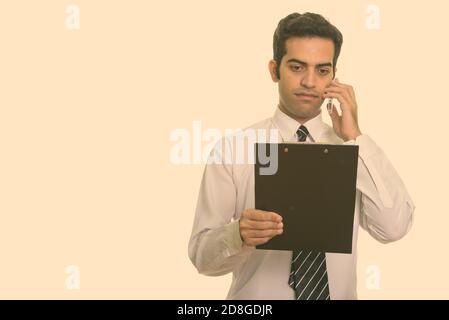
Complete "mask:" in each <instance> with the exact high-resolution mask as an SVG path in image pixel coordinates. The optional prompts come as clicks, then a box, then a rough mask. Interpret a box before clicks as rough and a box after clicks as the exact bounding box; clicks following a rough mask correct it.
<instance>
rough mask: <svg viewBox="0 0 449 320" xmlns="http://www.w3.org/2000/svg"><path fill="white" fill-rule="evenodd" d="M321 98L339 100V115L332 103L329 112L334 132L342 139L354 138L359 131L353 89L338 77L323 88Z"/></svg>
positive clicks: (359, 133)
mask: <svg viewBox="0 0 449 320" xmlns="http://www.w3.org/2000/svg"><path fill="white" fill-rule="evenodd" d="M324 91H325V92H324V95H323V98H335V99H337V100H338V102H340V108H341V115H339V114H338V111H337V108H336V107H335V105H334V104H332V112H331V113H330V116H331V119H332V125H333V127H334V130H335V133H336V134H337V135H338V136H339V137H340V138H341V139H343V140H344V141H349V140H355V139H356V138H357V137H358V136H359V135H361V134H362V133H361V131H360V128H359V124H358V120H357V102H356V99H355V93H354V89H353V88H352V87H351V86H350V85H347V84H344V83H340V82H339V81H338V79H335V80H332V82H331V83H330V84H329V85H328V86H327V87H326V89H325V90H324Z"/></svg>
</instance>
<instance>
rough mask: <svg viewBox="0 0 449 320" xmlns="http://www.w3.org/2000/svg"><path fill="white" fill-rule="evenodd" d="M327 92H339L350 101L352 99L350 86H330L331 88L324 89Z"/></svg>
mask: <svg viewBox="0 0 449 320" xmlns="http://www.w3.org/2000/svg"><path fill="white" fill-rule="evenodd" d="M324 92H325V93H339V94H341V95H342V96H344V97H345V98H346V100H348V101H352V96H351V93H350V91H349V89H348V88H344V87H337V86H330V87H329V88H326V90H325V91H324Z"/></svg>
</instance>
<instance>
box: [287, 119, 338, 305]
mask: <svg viewBox="0 0 449 320" xmlns="http://www.w3.org/2000/svg"><path fill="white" fill-rule="evenodd" d="M296 134H297V135H298V141H306V139H307V137H308V136H309V131H308V130H307V128H306V127H305V126H303V125H301V126H300V127H299V129H298V131H296ZM288 284H289V286H290V287H291V288H292V289H293V290H294V291H295V298H296V300H330V294H329V281H328V278H327V269H326V254H325V253H324V252H318V251H311V250H294V251H293V254H292V263H291V269H290V277H289V280H288Z"/></svg>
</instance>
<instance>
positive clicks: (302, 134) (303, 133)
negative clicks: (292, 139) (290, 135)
mask: <svg viewBox="0 0 449 320" xmlns="http://www.w3.org/2000/svg"><path fill="white" fill-rule="evenodd" d="M296 134H297V135H298V141H301V142H302V141H306V139H307V136H308V135H309V130H307V128H306V127H305V126H303V125H301V126H300V127H299V129H298V131H296Z"/></svg>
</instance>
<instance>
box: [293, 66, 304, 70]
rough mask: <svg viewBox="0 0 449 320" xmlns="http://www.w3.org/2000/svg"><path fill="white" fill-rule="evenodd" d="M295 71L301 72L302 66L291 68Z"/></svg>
mask: <svg viewBox="0 0 449 320" xmlns="http://www.w3.org/2000/svg"><path fill="white" fill-rule="evenodd" d="M291 68H292V70H293V71H299V70H301V69H302V66H291Z"/></svg>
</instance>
